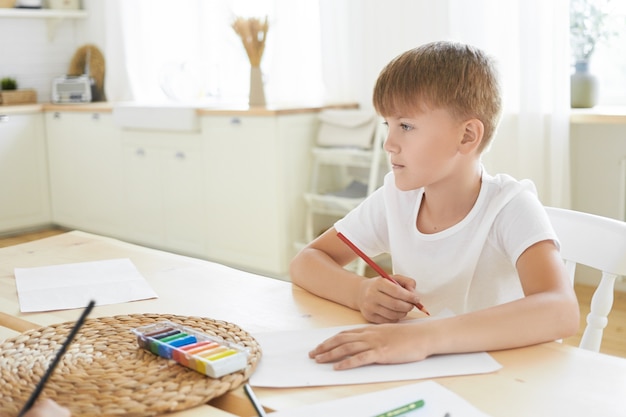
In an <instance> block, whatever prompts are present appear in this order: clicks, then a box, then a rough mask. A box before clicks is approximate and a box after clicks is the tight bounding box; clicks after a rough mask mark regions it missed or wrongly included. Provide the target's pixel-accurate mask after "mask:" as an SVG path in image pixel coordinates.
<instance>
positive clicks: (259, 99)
mask: <svg viewBox="0 0 626 417" xmlns="http://www.w3.org/2000/svg"><path fill="white" fill-rule="evenodd" d="M248 104H249V105H250V106H265V92H264V91H263V74H262V73H261V67H255V66H251V67H250V97H249V101H248Z"/></svg>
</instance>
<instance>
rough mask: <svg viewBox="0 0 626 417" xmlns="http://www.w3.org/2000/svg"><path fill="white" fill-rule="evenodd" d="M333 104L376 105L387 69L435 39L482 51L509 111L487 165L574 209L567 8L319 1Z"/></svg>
mask: <svg viewBox="0 0 626 417" xmlns="http://www.w3.org/2000/svg"><path fill="white" fill-rule="evenodd" d="M320 3H321V5H322V8H321V11H322V13H321V19H322V34H323V38H322V39H323V56H322V58H323V63H324V79H325V82H326V85H327V86H328V87H330V89H329V91H328V94H329V97H330V99H331V101H335V100H338V101H344V100H355V99H356V101H358V102H359V104H360V105H361V106H363V107H371V94H372V87H373V85H374V82H375V80H376V77H377V75H378V73H379V71H380V70H381V69H382V68H383V66H384V65H385V64H387V62H389V60H390V59H391V58H393V57H394V56H396V55H397V54H399V53H401V52H404V51H406V50H407V49H410V48H413V47H415V46H417V45H420V44H423V43H426V42H430V41H433V40H442V39H448V40H458V41H461V42H465V43H470V44H474V45H476V46H478V47H480V48H482V49H484V50H485V51H486V52H488V53H489V54H490V55H492V56H493V57H494V58H495V59H496V61H497V62H498V67H499V69H500V72H501V78H502V84H503V92H504V100H505V108H504V117H503V120H502V123H501V125H500V129H499V132H498V135H497V137H496V139H495V141H494V143H493V146H492V148H491V149H490V151H489V152H488V153H487V154H485V155H484V158H483V161H484V163H485V165H486V167H487V169H488V171H489V172H491V173H498V172H505V173H509V174H511V175H513V176H515V177H517V178H530V179H532V180H533V181H534V182H535V184H536V185H537V189H538V192H539V196H540V198H541V200H542V202H543V203H544V204H546V205H555V206H563V207H567V206H569V198H570V197H569V162H568V158H569V147H568V135H569V120H568V119H569V74H570V68H569V63H570V57H569V44H568V42H569V41H568V35H569V24H568V19H569V2H568V0H551V1H543V0H507V1H501V0H448V1H437V2H435V1H431V0H393V1H388V2H382V1H379V0H340V1H336V0H320Z"/></svg>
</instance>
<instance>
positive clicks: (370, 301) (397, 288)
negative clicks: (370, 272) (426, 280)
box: [357, 275, 419, 323]
mask: <svg viewBox="0 0 626 417" xmlns="http://www.w3.org/2000/svg"><path fill="white" fill-rule="evenodd" d="M392 278H393V279H394V280H396V281H397V282H398V283H399V284H400V285H396V284H394V283H393V282H391V281H389V280H388V279H385V278H382V277H376V278H369V279H366V280H363V282H362V283H361V286H360V287H359V294H358V300H357V303H358V306H359V310H360V311H361V314H362V315H363V317H365V319H366V320H368V321H370V322H372V323H395V322H397V321H399V320H401V319H403V318H404V317H405V316H406V315H407V313H408V312H409V311H411V310H412V309H413V307H414V306H415V304H417V303H419V297H418V296H417V294H415V292H414V290H415V281H414V280H413V279H411V278H408V277H404V276H402V275H394V276H393V277H392Z"/></svg>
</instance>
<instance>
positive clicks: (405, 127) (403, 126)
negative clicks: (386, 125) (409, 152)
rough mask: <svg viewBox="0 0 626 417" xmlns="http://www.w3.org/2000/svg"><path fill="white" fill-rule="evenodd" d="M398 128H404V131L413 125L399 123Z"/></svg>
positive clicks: (410, 128)
mask: <svg viewBox="0 0 626 417" xmlns="http://www.w3.org/2000/svg"><path fill="white" fill-rule="evenodd" d="M400 129H402V130H404V131H405V132H408V131H409V130H412V129H413V126H411V125H408V124H406V123H400Z"/></svg>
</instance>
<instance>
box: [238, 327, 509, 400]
mask: <svg viewBox="0 0 626 417" xmlns="http://www.w3.org/2000/svg"><path fill="white" fill-rule="evenodd" d="M355 327H359V326H341V327H329V328H322V329H309V330H295V331H284V332H266V333H257V334H253V336H254V338H255V339H256V340H257V342H258V343H259V344H260V346H261V349H262V351H263V355H262V356H261V360H260V361H259V365H258V367H257V369H256V370H255V372H254V373H253V374H252V377H251V378H250V384H251V385H253V386H257V387H283V388H284V387H306V386H323V385H345V384H364V383H371V382H386V381H405V380H411V379H424V378H435V377H442V376H451V375H470V374H482V373H489V372H494V371H497V370H498V369H500V368H501V367H502V366H501V365H500V364H499V363H498V362H496V360H495V359H493V358H492V357H491V356H490V355H489V354H487V353H484V352H479V353H464V354H454V355H440V356H431V357H429V358H426V359H425V360H423V361H419V362H412V363H403V364H393V365H369V366H363V367H360V368H356V369H349V370H343V371H335V370H334V369H333V368H332V364H320V363H317V362H315V361H314V360H313V359H310V358H309V356H308V352H309V351H310V350H312V349H313V348H314V347H315V346H317V345H318V344H320V343H321V342H323V341H324V340H326V339H327V338H329V337H330V336H333V335H335V334H337V333H339V332H340V331H342V330H346V329H349V328H355Z"/></svg>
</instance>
